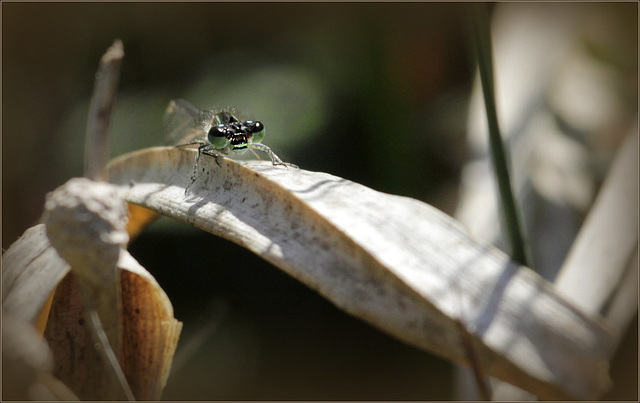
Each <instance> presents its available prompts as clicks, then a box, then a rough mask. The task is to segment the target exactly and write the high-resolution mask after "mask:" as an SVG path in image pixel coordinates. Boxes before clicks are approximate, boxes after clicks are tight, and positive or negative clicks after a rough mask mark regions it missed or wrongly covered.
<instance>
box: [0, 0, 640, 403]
mask: <svg viewBox="0 0 640 403" xmlns="http://www.w3.org/2000/svg"><path fill="white" fill-rule="evenodd" d="M464 7H465V6H464V5H461V4H452V5H449V4H429V3H425V4H412V3H407V4H375V3H371V4H333V3H332V4H287V3H284V4H260V3H238V4H227V3H218V4H216V3H211V4H200V3H196V4H143V3H141V4H122V3H120V4H118V3H115V4H100V3H84V4H76V3H67V4H44V3H43V4H17V3H13V4H3V5H2V26H3V28H2V30H3V36H2V81H3V93H2V129H3V136H2V159H3V160H2V181H3V182H2V192H3V196H2V246H3V248H4V249H6V248H8V247H9V246H10V245H11V244H12V243H13V242H14V241H15V239H16V238H17V237H18V236H20V235H21V234H22V232H24V230H26V229H27V228H28V227H30V226H32V225H33V224H35V223H36V222H37V220H38V219H39V217H40V215H41V213H42V209H43V204H44V196H45V194H46V192H49V191H51V190H53V189H54V188H56V187H57V186H59V185H61V184H63V183H64V182H66V181H67V180H68V179H69V178H71V177H75V176H81V175H82V165H83V162H82V158H83V147H84V144H83V141H84V131H85V125H86V113H87V110H88V100H89V97H90V95H91V90H92V86H93V80H94V75H95V71H96V68H97V66H98V61H99V59H100V56H101V55H102V54H103V53H104V51H105V50H106V49H107V48H108V47H109V46H110V45H111V44H112V42H113V40H114V39H116V38H119V39H121V40H122V41H123V43H124V50H125V58H124V62H123V65H122V73H121V82H120V86H119V93H118V100H117V105H116V108H115V110H114V115H113V120H112V135H113V140H112V155H114V156H115V155H119V154H122V153H125V152H128V151H133V150H136V149H139V148H143V147H148V146H154V145H160V144H162V142H163V136H164V134H163V127H162V114H163V112H164V109H165V108H166V106H167V104H168V103H169V101H170V100H171V99H173V98H185V99H187V100H189V101H190V102H192V103H193V104H195V105H197V106H199V107H201V108H205V107H211V106H220V107H224V106H227V105H233V106H235V107H237V108H238V109H239V110H241V111H243V112H245V113H246V114H248V115H249V116H250V117H253V118H255V119H260V120H261V121H263V122H264V123H265V125H266V128H267V136H266V138H265V141H264V142H265V144H267V145H269V146H270V147H272V148H273V149H274V151H275V152H276V153H277V154H278V155H279V156H280V157H282V158H283V159H284V160H285V161H288V162H292V163H295V164H298V165H300V166H301V167H302V168H304V169H308V170H317V171H325V172H329V173H331V174H334V175H338V176H341V177H345V178H347V179H350V180H353V181H356V182H359V183H362V184H364V185H367V186H370V187H372V188H374V189H376V190H380V191H383V192H389V193H394V194H399V195H404V196H409V197H413V198H417V199H419V200H422V201H425V202H427V203H430V204H432V205H434V206H435V207H437V208H439V209H441V210H443V211H445V212H447V213H450V214H451V213H453V211H454V209H455V205H456V201H457V199H456V196H457V188H458V185H459V175H460V169H461V167H462V164H463V163H464V162H465V160H466V159H467V158H468V155H467V145H466V140H465V130H466V120H467V107H468V96H469V93H470V88H471V79H472V72H473V65H472V63H471V60H470V59H471V58H470V53H469V52H468V50H467V44H466V29H467V26H466V21H465V19H464V18H463V17H464V15H463V14H462V11H464V10H463V9H464ZM636 10H637V9H636ZM543 28H544V27H541V29H543ZM130 250H131V252H132V253H133V255H134V256H135V257H136V258H137V259H138V260H139V261H140V262H141V263H142V264H143V265H144V266H145V267H146V268H147V269H148V270H149V271H150V272H151V273H152V274H153V275H154V276H156V278H157V279H158V281H159V282H160V284H161V285H162V286H163V288H164V290H165V291H166V292H167V294H168V295H169V297H170V299H171V301H172V303H173V304H174V308H175V313H176V317H177V318H178V319H179V320H181V321H183V322H184V331H183V336H182V338H181V345H180V347H179V353H178V357H177V358H176V361H177V362H176V366H175V367H174V369H173V372H172V375H171V377H170V379H169V383H168V385H167V388H166V390H165V393H164V396H163V397H164V398H166V399H180V400H182V399H184V400H195V399H198V400H206V399H326V400H332V399H367V400H374V399H394V400H402V399H429V400H432V399H437V400H446V399H451V398H453V397H454V395H453V391H452V389H453V387H454V386H453V381H452V373H453V372H452V369H453V367H452V365H450V364H449V363H448V362H445V361H443V360H441V359H439V358H437V357H435V356H434V355H432V354H429V353H426V352H422V351H419V350H417V349H415V348H412V347H409V346H406V345H404V344H402V343H400V342H397V341H395V340H394V339H392V338H390V337H388V336H386V335H385V334H382V333H381V332H379V331H377V330H375V329H373V328H371V327H370V326H369V325H367V324H365V323H363V322H361V321H359V320H357V319H354V318H352V317H350V316H348V315H346V314H344V313H342V312H341V311H339V310H337V309H335V308H334V307H333V305H331V304H330V303H329V302H327V301H326V300H324V299H323V298H321V297H320V296H318V295H317V294H316V293H314V292H313V291H311V290H309V289H308V288H306V287H305V286H304V285H301V284H300V283H298V282H297V281H295V280H293V279H291V278H290V277H288V276H287V275H286V274H284V273H282V272H280V271H279V270H278V269H276V268H274V267H272V266H270V265H269V264H267V263H265V262H263V261H262V260H260V259H259V258H257V257H256V256H254V255H252V254H251V253H250V252H247V251H246V250H244V249H242V248H240V247H238V246H236V245H234V244H231V243H229V242H227V241H224V240H222V239H219V238H216V237H214V236H212V235H209V234H206V233H203V232H201V231H199V230H195V229H193V228H191V227H188V226H186V225H183V224H180V223H176V222H173V221H171V220H169V219H160V220H159V221H157V222H156V223H154V224H152V225H151V226H150V227H149V228H148V229H146V230H145V232H144V233H143V234H142V235H141V236H140V237H139V238H137V239H136V240H134V241H133V242H132V243H131V245H130ZM207 329H209V330H210V331H208V332H207ZM198 332H200V333H198ZM198 334H199V335H200V336H194V335H198ZM187 351H191V352H190V353H189V352H187Z"/></svg>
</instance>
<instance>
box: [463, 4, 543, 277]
mask: <svg viewBox="0 0 640 403" xmlns="http://www.w3.org/2000/svg"><path fill="white" fill-rule="evenodd" d="M471 7H472V10H473V15H472V18H471V25H472V29H473V31H472V35H471V37H472V41H473V49H474V52H475V54H476V58H477V60H478V69H479V72H480V82H481V83H482V93H483V96H484V105H485V108H486V112H487V122H488V124H489V145H490V148H491V155H492V161H493V167H494V169H495V172H496V178H497V181H498V189H499V192H500V200H501V202H502V210H503V212H504V218H505V226H506V229H507V234H508V242H509V244H510V247H511V248H510V249H511V258H512V259H513V260H514V261H516V262H518V263H520V264H522V265H525V266H529V267H532V265H531V263H532V262H531V258H530V254H529V252H528V249H527V245H526V242H525V239H524V233H523V230H522V224H521V220H520V212H519V210H518V207H517V205H516V201H515V197H514V195H513V190H512V188H511V181H510V178H509V167H508V165H507V158H506V154H505V150H504V145H503V142H502V136H501V134H500V128H499V126H498V116H497V112H496V104H495V92H494V84H493V65H492V52H491V32H490V27H489V16H488V11H487V6H486V5H485V4H472V5H471Z"/></svg>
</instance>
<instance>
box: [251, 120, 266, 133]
mask: <svg viewBox="0 0 640 403" xmlns="http://www.w3.org/2000/svg"><path fill="white" fill-rule="evenodd" d="M247 123H249V122H247ZM251 123H253V125H252V126H251V133H260V132H261V131H263V130H264V125H263V124H262V123H261V122H251Z"/></svg>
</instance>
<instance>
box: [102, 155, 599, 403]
mask: <svg viewBox="0 0 640 403" xmlns="http://www.w3.org/2000/svg"><path fill="white" fill-rule="evenodd" d="M194 152H195V151H186V150H180V149H174V148H154V149H148V150H143V151H140V152H136V153H132V154H128V155H125V156H122V157H120V158H117V159H116V160H114V161H112V162H111V163H110V164H109V166H108V169H109V175H110V178H111V182H112V183H115V184H118V185H120V186H121V187H122V188H123V189H126V196H125V198H126V199H127V201H129V202H131V203H135V204H139V205H141V206H143V207H146V208H149V209H152V210H154V211H157V212H160V213H162V214H165V215H168V216H170V217H173V218H176V219H179V220H182V221H185V222H188V223H191V224H193V225H195V226H197V227H199V228H202V229H204V230H206V231H208V232H211V233H214V234H217V235H219V236H222V237H224V238H227V239H230V240H232V241H234V242H236V243H238V244H240V245H242V246H245V247H246V248H248V249H250V250H251V251H253V252H254V253H256V254H258V255H259V256H261V257H263V258H264V259H266V260H268V261H270V262H271V263H273V264H274V265H276V266H278V267H280V268H281V269H283V270H284V271H286V272H287V273H289V274H290V275H292V276H293V277H295V278H297V279H298V280H300V281H301V282H303V283H305V284H307V285H308V286H310V287H311V288H313V289H315V290H317V291H318V292H319V293H320V294H322V295H324V296H325V297H326V298H328V299H329V300H330V301H332V302H333V303H334V304H335V305H337V306H338V307H340V308H341V309H343V310H345V311H347V312H349V313H350V314H352V315H354V316H356V317H359V318H360V319H363V320H365V321H367V322H369V323H371V324H373V325H375V326H376V327H378V328H379V329H381V330H383V331H385V332H387V333H389V334H391V335H393V336H394V337H396V338H398V339H400V340H402V341H404V342H406V343H409V344H412V345H414V346H417V347H419V348H422V349H425V350H429V351H432V352H435V353H436V354H438V355H440V356H443V357H445V358H447V359H449V360H452V361H454V362H457V363H462V364H466V365H468V362H467V361H468V355H467V353H466V351H465V349H464V347H463V346H462V344H461V338H460V330H459V328H458V321H459V322H460V323H461V324H462V325H463V326H464V328H465V329H466V331H468V332H469V334H470V335H471V336H472V343H473V347H474V349H475V351H476V352H477V357H478V360H479V362H480V364H481V365H482V369H483V371H484V372H485V374H486V375H488V376H494V377H497V378H499V379H503V380H506V381H508V382H511V383H513V384H515V385H518V386H519V387H522V388H524V389H526V390H529V391H531V392H533V393H535V394H537V395H538V396H539V397H540V398H546V399H557V398H587V399H593V398H596V397H598V396H599V395H600V394H601V393H602V392H603V391H604V390H605V389H606V388H607V387H608V384H609V379H608V373H607V361H606V357H607V353H608V351H609V347H610V334H609V333H608V332H607V331H606V329H604V328H603V327H602V325H601V324H600V321H599V320H598V319H596V318H591V317H588V316H586V315H584V314H582V313H581V312H580V311H578V310H576V309H575V308H574V307H572V306H571V305H570V304H568V303H567V302H566V301H565V300H563V299H562V298H560V297H559V296H558V295H556V294H555V293H554V291H553V289H552V288H551V287H550V286H549V284H548V283H547V282H545V281H544V280H543V279H541V278H540V277H539V276H537V275H536V274H535V273H533V272H532V271H531V270H529V269H527V268H525V267H520V266H518V265H516V264H514V263H513V262H511V261H510V260H509V258H508V257H507V256H506V255H504V254H503V253H501V252H499V251H498V250H496V249H494V248H492V247H488V246H485V245H482V244H479V243H478V242H476V241H475V240H473V239H472V238H471V237H469V236H468V235H467V233H466V232H465V231H464V230H463V229H462V228H461V227H460V226H459V225H458V224H457V223H456V222H455V220H453V219H452V218H450V217H449V216H446V215H445V214H443V213H441V212H439V211H438V210H436V209H434V208H432V207H430V206H428V205H426V204H424V203H421V202H419V201H416V200H412V199H408V198H404V197H398V196H393V195H388V194H383V193H380V192H376V191H374V190H372V189H369V188H366V187H364V186H361V185H358V184H356V183H353V182H350V181H348V180H345V179H342V178H338V177H335V176H332V175H328V174H324V173H317V172H309V171H305V170H297V169H287V168H283V167H274V166H272V165H271V164H270V163H268V162H257V161H256V162H247V163H239V162H235V161H232V160H229V159H224V160H222V161H220V165H217V164H216V162H215V160H214V159H213V158H202V159H201V161H200V171H199V173H198V178H197V180H196V182H195V184H194V185H193V186H192V187H191V192H193V193H190V194H189V196H187V197H186V198H185V196H184V187H185V186H186V185H187V184H188V183H189V178H190V176H191V170H192V168H193V153H194Z"/></svg>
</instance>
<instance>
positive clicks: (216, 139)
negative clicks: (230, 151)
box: [207, 124, 229, 148]
mask: <svg viewBox="0 0 640 403" xmlns="http://www.w3.org/2000/svg"><path fill="white" fill-rule="evenodd" d="M207 139H208V140H209V143H211V145H212V146H213V147H215V148H224V147H226V146H227V145H228V144H229V140H227V128H226V126H225V125H222V124H220V125H217V126H211V129H209V133H207Z"/></svg>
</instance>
